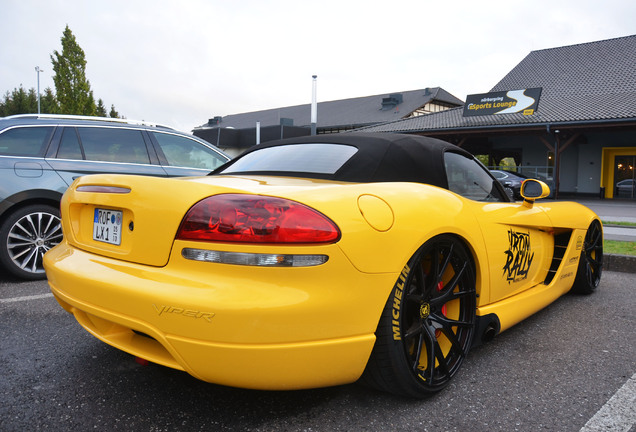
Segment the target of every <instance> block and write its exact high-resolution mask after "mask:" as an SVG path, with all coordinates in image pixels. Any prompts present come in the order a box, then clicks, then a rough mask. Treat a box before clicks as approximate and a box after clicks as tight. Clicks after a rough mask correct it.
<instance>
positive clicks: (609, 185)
mask: <svg viewBox="0 0 636 432" xmlns="http://www.w3.org/2000/svg"><path fill="white" fill-rule="evenodd" d="M635 154H636V147H604V148H603V160H602V166H601V187H604V188H605V198H614V160H615V158H616V156H632V155H635Z"/></svg>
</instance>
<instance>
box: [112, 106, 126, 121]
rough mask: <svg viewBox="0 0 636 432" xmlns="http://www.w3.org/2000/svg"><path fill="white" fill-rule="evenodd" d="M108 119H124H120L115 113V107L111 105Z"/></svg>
mask: <svg viewBox="0 0 636 432" xmlns="http://www.w3.org/2000/svg"><path fill="white" fill-rule="evenodd" d="M110 118H124V117H120V116H119V113H118V112H117V111H115V105H111V106H110Z"/></svg>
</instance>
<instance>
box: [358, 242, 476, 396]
mask: <svg viewBox="0 0 636 432" xmlns="http://www.w3.org/2000/svg"><path fill="white" fill-rule="evenodd" d="M475 308H476V292H475V270H474V267H473V263H472V260H471V257H470V255H469V253H468V251H467V250H466V247H465V246H464V244H463V243H462V242H461V241H460V240H459V239H457V238H456V237H454V236H450V235H441V236H437V237H435V238H433V239H431V240H429V241H428V242H426V243H425V244H424V246H422V247H421V248H420V249H419V250H418V251H417V252H416V253H415V255H414V256H413V257H412V258H411V259H410V260H409V262H408V264H407V265H406V266H405V267H404V270H403V271H402V274H401V275H400V277H399V278H398V280H397V282H396V284H395V286H394V287H393V290H392V292H391V295H390V297H389V300H388V301H387V303H386V306H385V308H384V312H383V314H382V317H381V319H380V323H379V325H378V330H377V333H376V336H377V339H376V344H375V347H374V349H373V353H372V355H371V358H370V360H369V363H368V365H367V370H366V371H365V374H364V376H363V381H365V382H367V383H369V384H371V385H373V386H374V387H377V388H380V389H382V390H386V391H389V392H392V393H396V394H401V395H407V396H413V397H425V396H428V395H430V394H432V393H435V392H437V391H439V390H441V389H442V388H444V387H445V386H446V385H447V384H448V383H449V381H450V380H451V378H453V376H455V375H456V373H457V372H458V370H459V368H460V366H461V364H462V362H463V360H464V358H465V357H466V354H467V353H468V350H469V349H470V346H471V343H472V338H473V332H474V328H475Z"/></svg>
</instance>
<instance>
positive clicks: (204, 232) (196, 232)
mask: <svg viewBox="0 0 636 432" xmlns="http://www.w3.org/2000/svg"><path fill="white" fill-rule="evenodd" d="M339 238H340V231H339V229H338V227H337V226H336V224H334V223H333V222H332V221H331V220H330V219H329V218H328V217H326V216H325V215H323V214H321V213H319V212H317V211H316V210H314V209H311V208H309V207H307V206H305V205H303V204H300V203H298V202H295V201H290V200H287V199H282V198H274V197H268V196H259V195H243V194H222V195H215V196H211V197H208V198H205V199H204V200H201V201H199V202H198V203H196V204H195V205H194V206H193V207H192V208H191V209H190V210H189V211H188V213H187V214H186V216H185V218H184V219H183V222H181V226H180V227H179V231H178V233H177V239H179V240H196V241H211V242H239V243H286V244H289V243H295V244H302V243H332V242H335V241H337V240H338V239H339Z"/></svg>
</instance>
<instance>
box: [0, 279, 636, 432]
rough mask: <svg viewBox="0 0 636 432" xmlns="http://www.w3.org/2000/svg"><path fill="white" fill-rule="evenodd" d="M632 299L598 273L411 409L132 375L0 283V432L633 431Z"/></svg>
mask: <svg viewBox="0 0 636 432" xmlns="http://www.w3.org/2000/svg"><path fill="white" fill-rule="evenodd" d="M634 289H636V274H630V273H618V272H606V273H605V274H604V277H603V280H602V282H601V285H600V287H599V289H598V290H597V292H595V293H594V294H592V295H591V296H575V295H566V296H564V297H562V298H561V299H559V300H557V301H556V302H555V303H553V304H552V305H551V306H549V307H548V308H546V309H544V310H543V311H541V312H539V313H538V314H536V315H534V316H532V317H530V318H529V319H527V320H526V321H524V322H522V323H521V324H519V325H517V326H515V327H513V328H512V329H510V330H508V331H506V332H504V333H502V334H501V335H499V336H498V337H496V338H495V340H494V341H492V342H490V343H488V344H486V345H483V346H480V347H478V348H476V349H474V350H473V351H471V353H470V354H469V356H468V359H467V361H466V362H465V364H464V366H463V369H462V371H461V372H460V373H459V375H458V376H457V378H456V379H455V380H454V382H453V383H452V384H451V385H450V386H449V387H448V388H447V389H446V390H444V391H443V392H441V393H440V394H438V395H436V396H435V397H433V398H430V399H427V400H422V401H417V400H409V399H402V398H397V397H393V396H391V395H388V394H384V393H378V392H375V391H372V390H369V389H367V388H364V387H362V386H360V385H358V384H352V385H346V386H340V387H333V388H326V389H316V390H304V391H293V392H259V391H249V390H241V389H233V388H227V387H221V386H216V385H212V384H207V383H204V382H201V381H198V380H196V379H194V378H192V377H190V376H189V375H187V374H185V373H182V372H178V371H173V370H171V369H167V368H164V367H161V366H156V365H152V364H151V365H147V366H143V365H140V364H138V363H136V362H135V361H134V359H133V358H132V357H131V356H129V355H127V354H125V353H123V352H120V351H118V350H116V349H114V348H111V347H109V346H108V345H105V344H103V343H102V342H100V341H98V340H97V339H95V338H93V337H92V336H90V335H89V334H88V333H86V332H85V331H84V330H83V329H82V328H81V327H80V326H79V324H77V323H76V321H75V320H74V319H73V318H72V317H71V316H70V315H69V314H67V313H66V312H65V311H63V310H62V309H61V308H60V307H59V305H57V303H56V301H55V300H54V299H53V298H52V296H51V294H50V292H49V290H48V287H47V284H46V282H44V281H41V282H19V281H15V280H9V279H7V278H6V277H4V276H1V275H0V346H1V347H2V349H1V351H0V364H2V368H1V369H0V394H2V403H1V404H0V430H2V431H23V430H52V431H66V430H108V431H110V430H147V431H173V430H188V431H190V430H206V431H208V430H245V431H288V430H289V431H327V430H329V431H332V430H337V431H345V430H346V431H376V430H398V431H399V430H418V431H468V430H470V431H535V430H554V431H565V432H567V431H585V432H588V431H594V430H612V431H614V430H624V431H630V430H631V431H634V430H636V429H635V428H636V413H635V411H634V401H635V400H636V363H635V361H634V359H635V358H636V333H635V332H634V328H635V327H636V319H635V315H634V310H635V309H636V297H635V296H634ZM586 424H587V426H586ZM621 427H622V429H621Z"/></svg>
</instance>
